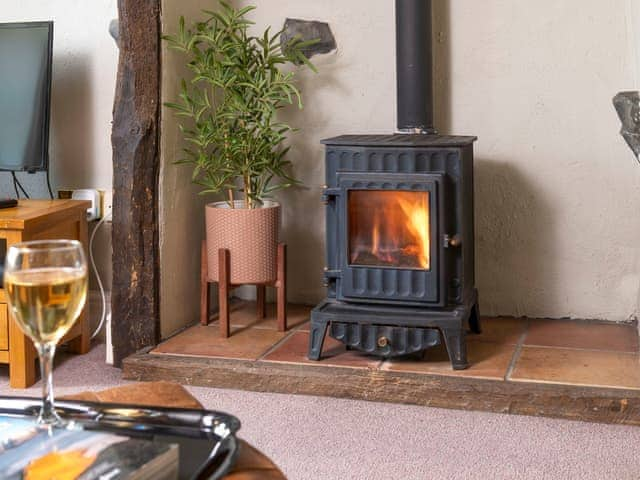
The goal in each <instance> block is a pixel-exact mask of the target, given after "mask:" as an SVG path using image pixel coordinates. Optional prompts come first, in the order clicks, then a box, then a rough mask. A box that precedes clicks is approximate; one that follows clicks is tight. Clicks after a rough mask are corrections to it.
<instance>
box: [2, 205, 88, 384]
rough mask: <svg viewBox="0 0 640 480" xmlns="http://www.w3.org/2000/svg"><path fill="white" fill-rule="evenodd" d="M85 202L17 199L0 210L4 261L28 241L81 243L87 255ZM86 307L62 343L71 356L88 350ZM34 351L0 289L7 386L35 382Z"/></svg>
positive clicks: (86, 206)
mask: <svg viewBox="0 0 640 480" xmlns="http://www.w3.org/2000/svg"><path fill="white" fill-rule="evenodd" d="M90 206H91V202H88V201H84V200H20V201H19V202H18V206H16V207H13V208H5V209H0V253H1V254H2V258H0V260H1V261H4V255H5V254H6V249H7V248H9V247H10V246H11V245H13V244H14V243H18V242H23V241H27V240H53V239H73V240H80V241H81V242H82V243H83V244H84V247H85V253H88V252H87V247H88V242H87V216H86V212H87V208H89V207H90ZM87 310H88V309H87V308H86V307H85V309H84V310H83V312H82V313H81V314H80V318H79V319H78V321H77V322H76V324H75V325H74V326H73V327H72V328H71V330H70V331H69V332H68V333H67V335H65V336H64V338H63V339H62V341H61V343H64V342H69V348H70V350H71V351H72V352H74V353H87V352H88V351H89V340H90V337H91V332H90V331H89V328H90V327H89V321H88V319H87ZM36 357H37V354H36V350H35V348H34V347H33V344H32V343H31V339H29V337H27V336H26V335H24V334H23V333H22V331H21V330H20V328H19V327H18V325H17V324H16V322H14V321H13V320H12V319H11V320H10V319H9V313H8V308H7V299H6V295H5V291H4V289H2V288H0V363H8V364H9V385H10V386H11V387H12V388H27V387H29V386H31V385H33V384H34V383H35V381H36V362H35V360H36Z"/></svg>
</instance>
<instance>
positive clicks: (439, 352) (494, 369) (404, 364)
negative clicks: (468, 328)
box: [381, 340, 516, 380]
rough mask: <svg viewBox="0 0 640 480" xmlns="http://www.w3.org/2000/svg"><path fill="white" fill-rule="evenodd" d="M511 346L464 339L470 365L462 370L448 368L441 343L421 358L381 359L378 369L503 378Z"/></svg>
mask: <svg viewBox="0 0 640 480" xmlns="http://www.w3.org/2000/svg"><path fill="white" fill-rule="evenodd" d="M515 348H516V347H515V345H511V344H508V343H492V342H478V341H475V340H468V341H467V356H468V359H469V363H470V366H469V368H468V369H466V370H453V369H452V368H451V362H449V356H448V355H447V350H446V349H445V347H444V346H443V345H440V346H438V347H435V348H432V349H430V350H427V351H426V352H425V355H424V357H423V359H422V360H418V359H415V358H406V359H403V358H398V359H393V360H388V361H386V362H384V363H383V365H382V367H381V368H382V370H387V371H392V372H414V373H424V374H430V375H447V376H455V377H475V378H485V379H491V380H503V379H504V377H505V375H506V373H507V369H508V368H509V364H510V363H511V358H512V357H513V353H514V352H515Z"/></svg>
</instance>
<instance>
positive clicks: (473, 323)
mask: <svg viewBox="0 0 640 480" xmlns="http://www.w3.org/2000/svg"><path fill="white" fill-rule="evenodd" d="M469 330H470V331H471V333H482V329H481V328H480V309H479V307H478V304H477V303H476V304H475V305H474V306H473V307H471V313H470V314H469Z"/></svg>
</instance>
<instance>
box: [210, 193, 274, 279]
mask: <svg viewBox="0 0 640 480" xmlns="http://www.w3.org/2000/svg"><path fill="white" fill-rule="evenodd" d="M280 212H281V210H280V204H278V203H276V202H270V201H266V202H264V204H263V205H262V206H261V207H259V208H255V209H247V208H244V202H243V201H236V202H235V208H230V207H229V204H228V203H226V202H215V203H210V204H208V205H207V206H206V209H205V218H206V229H207V231H206V237H207V269H208V277H209V278H208V280H209V281H211V282H217V281H218V251H219V249H221V248H224V249H227V250H229V256H230V260H231V283H232V284H245V283H247V284H259V283H269V282H274V281H275V280H276V276H277V261H276V260H277V259H276V256H277V251H278V239H279V237H280V223H281V213H280Z"/></svg>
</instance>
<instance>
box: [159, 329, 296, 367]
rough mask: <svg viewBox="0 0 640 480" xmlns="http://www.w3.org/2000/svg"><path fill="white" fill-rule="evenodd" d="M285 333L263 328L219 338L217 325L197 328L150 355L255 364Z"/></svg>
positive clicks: (236, 332) (178, 336)
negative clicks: (251, 361)
mask: <svg viewBox="0 0 640 480" xmlns="http://www.w3.org/2000/svg"><path fill="white" fill-rule="evenodd" d="M286 335H288V333H280V332H277V331H275V330H269V329H263V328H242V327H234V328H232V334H231V336H230V337H229V338H222V337H220V332H219V330H218V326H217V325H208V326H206V327H205V326H202V325H196V326H193V327H190V328H188V329H186V330H184V331H183V332H180V333H179V334H177V335H175V336H174V337H171V338H170V339H169V340H167V341H165V342H163V343H161V344H160V345H158V346H157V347H156V348H155V349H154V350H152V351H151V353H156V354H163V353H164V354H172V355H189V356H199V357H222V358H238V359H243V360H256V359H258V358H259V357H260V356H262V355H263V354H264V353H265V352H266V351H267V350H269V348H271V347H272V346H273V345H275V344H276V343H277V342H278V341H280V340H281V339H282V338H284V337H285V336H286Z"/></svg>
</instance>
